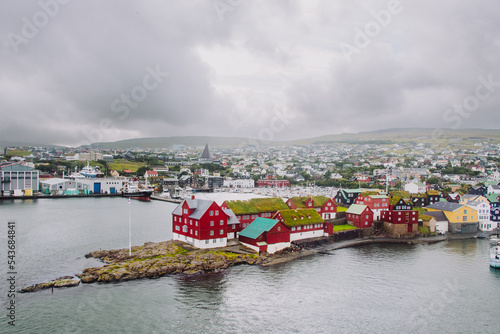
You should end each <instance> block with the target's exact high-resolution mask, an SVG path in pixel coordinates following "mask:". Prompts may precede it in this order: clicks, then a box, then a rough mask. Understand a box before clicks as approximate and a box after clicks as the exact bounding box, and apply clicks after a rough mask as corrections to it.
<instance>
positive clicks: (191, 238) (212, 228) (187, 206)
mask: <svg viewBox="0 0 500 334" xmlns="http://www.w3.org/2000/svg"><path fill="white" fill-rule="evenodd" d="M228 218H229V216H228V215H227V214H226V213H225V212H224V211H223V210H222V208H221V207H220V206H219V205H217V203H215V202H214V201H209V200H202V199H195V198H194V196H193V197H192V198H191V199H186V200H183V201H182V202H181V203H180V204H179V205H178V206H177V207H176V208H175V210H174V211H173V212H172V239H173V240H181V241H185V242H188V243H190V244H192V245H193V246H195V247H198V248H214V247H225V246H226V245H227V233H228V224H227V221H228Z"/></svg>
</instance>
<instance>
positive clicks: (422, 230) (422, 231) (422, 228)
mask: <svg viewBox="0 0 500 334" xmlns="http://www.w3.org/2000/svg"><path fill="white" fill-rule="evenodd" d="M418 230H419V231H420V233H422V234H429V229H428V228H427V227H425V226H419V227H418Z"/></svg>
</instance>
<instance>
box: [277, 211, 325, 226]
mask: <svg viewBox="0 0 500 334" xmlns="http://www.w3.org/2000/svg"><path fill="white" fill-rule="evenodd" d="M279 213H280V214H281V216H282V217H283V220H284V222H283V223H284V224H285V225H286V226H301V225H310V224H318V223H324V222H325V221H324V220H323V218H321V216H320V215H319V213H318V212H317V211H316V210H315V209H297V210H292V209H288V210H280V212H279ZM309 217H310V218H309Z"/></svg>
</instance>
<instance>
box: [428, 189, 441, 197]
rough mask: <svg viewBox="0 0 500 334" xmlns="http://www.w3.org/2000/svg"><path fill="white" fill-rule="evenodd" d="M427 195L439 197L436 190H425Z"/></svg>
mask: <svg viewBox="0 0 500 334" xmlns="http://www.w3.org/2000/svg"><path fill="white" fill-rule="evenodd" d="M427 195H433V196H436V195H440V193H439V191H437V190H427Z"/></svg>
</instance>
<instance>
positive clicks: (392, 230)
mask: <svg viewBox="0 0 500 334" xmlns="http://www.w3.org/2000/svg"><path fill="white" fill-rule="evenodd" d="M381 219H382V221H383V222H384V229H385V230H386V231H387V232H388V233H389V234H391V235H393V236H402V235H405V234H411V233H415V232H418V211H415V210H413V209H412V205H411V202H410V201H408V200H405V199H404V198H401V197H397V196H393V197H392V198H391V201H390V203H389V210H387V211H383V212H382V217H381Z"/></svg>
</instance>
